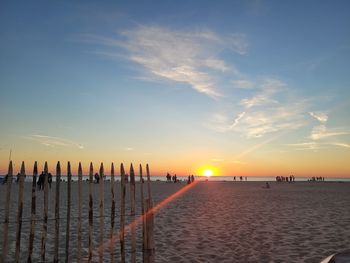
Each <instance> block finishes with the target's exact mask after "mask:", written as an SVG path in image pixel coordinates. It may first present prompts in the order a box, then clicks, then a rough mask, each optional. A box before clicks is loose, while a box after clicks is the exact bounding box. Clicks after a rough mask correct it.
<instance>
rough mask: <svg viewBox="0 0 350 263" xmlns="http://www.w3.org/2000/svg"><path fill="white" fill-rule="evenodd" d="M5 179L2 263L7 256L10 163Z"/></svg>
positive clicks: (10, 182) (10, 180) (11, 173)
mask: <svg viewBox="0 0 350 263" xmlns="http://www.w3.org/2000/svg"><path fill="white" fill-rule="evenodd" d="M6 176H7V179H6V184H7V185H6V200H5V203H4V204H5V220H4V233H3V237H4V239H3V240H4V242H3V243H2V258H3V261H4V262H5V261H6V256H7V236H8V226H9V215H10V198H11V185H12V178H13V166H12V161H10V163H9V169H8V172H7V175H6Z"/></svg>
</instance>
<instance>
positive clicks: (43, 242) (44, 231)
mask: <svg viewBox="0 0 350 263" xmlns="http://www.w3.org/2000/svg"><path fill="white" fill-rule="evenodd" d="M48 174H49V169H48V166H47V162H45V166H44V222H43V228H42V235H41V261H42V262H45V253H46V236H47V219H48V209H49V192H48Z"/></svg>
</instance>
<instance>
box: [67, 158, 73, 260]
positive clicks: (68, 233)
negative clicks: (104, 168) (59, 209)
mask: <svg viewBox="0 0 350 263" xmlns="http://www.w3.org/2000/svg"><path fill="white" fill-rule="evenodd" d="M67 183H68V184H67V225H66V263H67V262H69V239H70V210H71V187H72V186H71V183H72V172H71V167H70V162H68V164H67Z"/></svg>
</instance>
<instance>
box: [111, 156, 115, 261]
mask: <svg viewBox="0 0 350 263" xmlns="http://www.w3.org/2000/svg"><path fill="white" fill-rule="evenodd" d="M114 183H115V180H114V164H113V163H112V165H111V195H112V205H111V234H110V239H111V246H110V253H111V262H114V250H113V244H114V242H113V232H114V221H115V220H114V218H115V185H114Z"/></svg>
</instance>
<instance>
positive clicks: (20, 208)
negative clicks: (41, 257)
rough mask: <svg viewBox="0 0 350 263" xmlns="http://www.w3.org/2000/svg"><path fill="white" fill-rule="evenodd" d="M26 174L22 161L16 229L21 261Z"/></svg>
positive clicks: (16, 255)
mask: <svg viewBox="0 0 350 263" xmlns="http://www.w3.org/2000/svg"><path fill="white" fill-rule="evenodd" d="M25 176H26V171H25V167H24V162H22V166H21V173H20V176H19V186H18V209H17V230H16V253H15V261H16V262H19V254H20V251H21V231H22V215H23V186H24V177H25Z"/></svg>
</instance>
